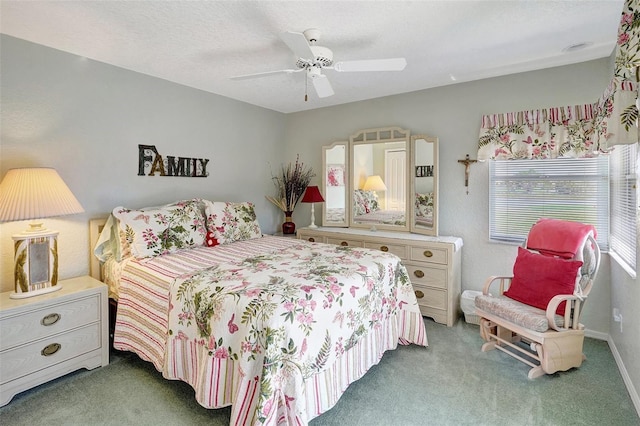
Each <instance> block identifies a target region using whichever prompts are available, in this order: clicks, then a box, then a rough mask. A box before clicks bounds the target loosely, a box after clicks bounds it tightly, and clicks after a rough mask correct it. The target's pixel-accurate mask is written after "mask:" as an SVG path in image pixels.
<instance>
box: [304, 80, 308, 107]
mask: <svg viewBox="0 0 640 426" xmlns="http://www.w3.org/2000/svg"><path fill="white" fill-rule="evenodd" d="M308 86H309V76H308V75H305V76H304V101H305V102H307V99H308V96H307V87H308Z"/></svg>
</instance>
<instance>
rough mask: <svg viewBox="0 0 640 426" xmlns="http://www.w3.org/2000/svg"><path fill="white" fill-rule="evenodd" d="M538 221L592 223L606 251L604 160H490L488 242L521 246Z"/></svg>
mask: <svg viewBox="0 0 640 426" xmlns="http://www.w3.org/2000/svg"><path fill="white" fill-rule="evenodd" d="M542 217H548V218H555V219H564V220H573V221H576V222H582V223H588V224H591V225H594V226H595V227H596V231H597V233H598V237H597V240H598V245H599V246H600V249H601V250H605V251H606V250H608V249H609V246H608V239H609V156H606V155H602V156H598V157H595V158H555V159H552V160H505V161H490V163H489V238H490V239H492V240H496V241H506V242H517V243H522V242H523V241H524V240H525V238H526V236H527V234H528V233H529V229H531V226H533V224H534V223H536V221H537V220H538V219H540V218H542ZM634 235H635V233H634Z"/></svg>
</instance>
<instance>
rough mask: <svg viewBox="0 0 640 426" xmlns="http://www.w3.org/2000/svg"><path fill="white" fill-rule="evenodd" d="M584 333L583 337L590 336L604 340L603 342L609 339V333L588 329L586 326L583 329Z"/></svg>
mask: <svg viewBox="0 0 640 426" xmlns="http://www.w3.org/2000/svg"><path fill="white" fill-rule="evenodd" d="M584 335H585V337H591V338H592V339H598V340H604V341H605V342H608V341H609V339H610V336H609V334H607V333H603V332H601V331H593V330H589V329H588V328H586V329H585V330H584Z"/></svg>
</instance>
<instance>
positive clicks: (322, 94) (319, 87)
mask: <svg viewBox="0 0 640 426" xmlns="http://www.w3.org/2000/svg"><path fill="white" fill-rule="evenodd" d="M310 78H311V81H312V82H313V87H314V88H315V89H316V93H317V94H318V97H319V98H326V97H328V96H332V95H333V94H334V91H333V87H331V83H330V82H329V79H328V78H327V76H326V75H316V76H313V77H310Z"/></svg>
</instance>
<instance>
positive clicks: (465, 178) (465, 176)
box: [458, 154, 478, 195]
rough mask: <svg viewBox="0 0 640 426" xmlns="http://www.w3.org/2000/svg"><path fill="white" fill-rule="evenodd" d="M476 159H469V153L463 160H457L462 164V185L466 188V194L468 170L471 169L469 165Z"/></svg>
mask: <svg viewBox="0 0 640 426" xmlns="http://www.w3.org/2000/svg"><path fill="white" fill-rule="evenodd" d="M476 161H478V160H471V159H469V154H467V156H466V157H465V159H464V160H458V163H462V164H464V186H465V187H466V188H467V195H469V172H470V171H471V165H472V164H473V163H475V162H476Z"/></svg>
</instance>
